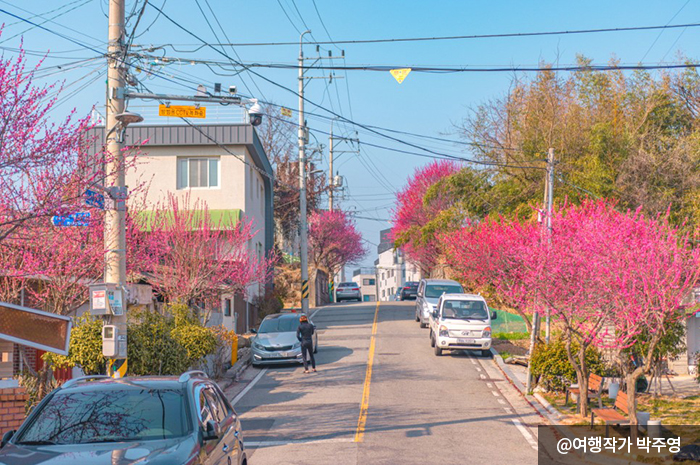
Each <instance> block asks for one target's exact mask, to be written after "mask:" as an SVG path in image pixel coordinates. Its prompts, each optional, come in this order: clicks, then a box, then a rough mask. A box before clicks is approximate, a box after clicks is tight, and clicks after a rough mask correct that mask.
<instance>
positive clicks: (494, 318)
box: [491, 310, 498, 320]
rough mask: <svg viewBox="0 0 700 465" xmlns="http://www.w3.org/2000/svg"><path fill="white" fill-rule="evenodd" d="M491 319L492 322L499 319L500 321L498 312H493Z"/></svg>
mask: <svg viewBox="0 0 700 465" xmlns="http://www.w3.org/2000/svg"><path fill="white" fill-rule="evenodd" d="M491 319H492V320H497V319H498V315H497V314H496V311H495V310H494V311H492V312H491Z"/></svg>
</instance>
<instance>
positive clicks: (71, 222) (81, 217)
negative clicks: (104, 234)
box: [51, 212, 90, 226]
mask: <svg viewBox="0 0 700 465" xmlns="http://www.w3.org/2000/svg"><path fill="white" fill-rule="evenodd" d="M51 222H52V223H53V225H54V226H88V225H89V224H90V212H77V213H71V214H70V215H66V216H53V217H51Z"/></svg>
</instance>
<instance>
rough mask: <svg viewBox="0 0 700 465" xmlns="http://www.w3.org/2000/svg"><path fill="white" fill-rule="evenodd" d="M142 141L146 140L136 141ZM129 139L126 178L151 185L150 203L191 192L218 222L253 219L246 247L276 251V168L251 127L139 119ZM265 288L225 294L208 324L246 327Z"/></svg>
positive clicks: (261, 251) (100, 134)
mask: <svg viewBox="0 0 700 465" xmlns="http://www.w3.org/2000/svg"><path fill="white" fill-rule="evenodd" d="M93 131H96V135H97V138H96V142H95V143H96V144H97V141H101V140H104V136H103V134H104V128H102V127H100V128H95V129H93ZM141 141H147V142H146V143H144V144H143V145H141V146H138V144H139V142H141ZM125 142H126V144H127V145H129V144H132V145H137V146H138V148H139V149H140V152H139V154H138V157H137V161H136V168H135V169H133V170H131V171H130V172H129V173H127V177H126V183H127V185H128V186H137V185H140V184H145V185H147V186H148V189H147V191H146V198H145V201H146V204H147V205H156V204H158V203H159V202H163V201H164V200H166V199H167V197H168V195H170V194H173V195H175V196H176V197H177V198H178V199H181V200H182V199H184V198H185V197H186V196H189V198H190V205H193V204H194V202H195V201H197V200H199V201H201V202H204V203H206V205H207V208H208V210H209V214H210V216H211V217H212V218H213V219H214V220H215V221H216V220H223V221H234V222H235V221H239V220H241V219H245V220H246V221H252V222H253V224H254V227H255V230H256V231H257V233H256V235H255V237H254V238H253V239H252V240H251V241H249V243H248V248H249V250H250V251H251V252H252V253H254V254H256V255H257V256H258V257H259V258H261V257H263V256H264V255H267V254H268V253H269V252H270V251H271V250H272V247H273V244H274V236H273V234H274V225H273V216H272V199H273V196H272V178H273V171H272V166H271V165H270V162H269V160H268V158H267V155H266V154H265V151H264V149H263V147H262V144H261V143H260V139H259V138H258V135H257V133H256V132H255V129H254V128H253V126H251V125H250V124H202V125H198V126H197V127H192V126H188V125H182V124H177V125H146V124H137V125H131V126H129V127H128V128H127V130H126V134H125ZM99 148H100V146H99V144H98V145H96V146H95V149H99ZM262 292H264V286H263V285H261V284H258V285H254V286H251V288H250V289H248V295H247V297H246V298H243V297H242V296H241V295H224V296H222V301H221V306H220V308H219V309H214V310H215V312H214V313H213V315H212V320H211V322H210V323H211V324H223V325H224V326H226V327H228V328H229V329H236V331H237V332H244V331H247V330H248V329H249V328H251V327H253V326H255V325H256V324H257V313H258V312H257V309H256V308H254V306H253V302H254V299H255V298H256V297H257V296H258V295H259V294H261V293H262Z"/></svg>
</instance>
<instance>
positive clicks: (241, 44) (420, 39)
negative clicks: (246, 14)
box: [168, 0, 700, 51]
mask: <svg viewBox="0 0 700 465" xmlns="http://www.w3.org/2000/svg"><path fill="white" fill-rule="evenodd" d="M278 3H279V0H278ZM280 6H281V4H280ZM283 10H284V8H283ZM285 14H286V11H285ZM287 17H288V18H289V16H287ZM290 21H291V19H290ZM698 26H700V23H688V24H666V25H662V26H634V27H616V28H600V29H576V30H563V31H540V32H512V33H501V34H471V35H457V36H435V37H401V38H385V39H354V40H326V41H315V42H308V43H309V44H312V45H343V44H377V43H390V42H426V41H440V40H474V39H502V38H510V37H539V36H556V35H572V34H598V33H609V32H635V31H653V30H663V29H677V28H685V27H698ZM295 28H296V26H295ZM168 45H170V46H174V45H179V46H193V45H199V44H168ZM212 45H234V46H236V47H265V46H282V45H284V46H290V45H299V43H298V42H239V43H231V44H212ZM201 48H203V47H202V46H200V47H199V48H197V49H194V50H193V51H197V50H199V49H201Z"/></svg>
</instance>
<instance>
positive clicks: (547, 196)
mask: <svg viewBox="0 0 700 465" xmlns="http://www.w3.org/2000/svg"><path fill="white" fill-rule="evenodd" d="M544 200H545V205H546V207H545V211H546V215H547V218H546V219H545V225H546V227H547V239H548V241H550V242H551V240H552V239H551V236H552V204H553V203H554V149H553V148H550V149H549V151H548V152H547V176H546V177H545V191H544ZM545 325H546V327H545V331H546V333H545V341H546V343H547V344H549V336H550V315H549V308H548V309H547V316H546V323H545ZM539 332H540V315H539V313H537V312H535V314H534V315H533V316H532V334H531V335H530V357H532V353H533V351H534V349H535V342H536V341H537V336H538V335H539ZM532 382H533V379H532V368H531V364H529V363H528V366H527V386H526V388H525V392H531V391H532Z"/></svg>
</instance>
